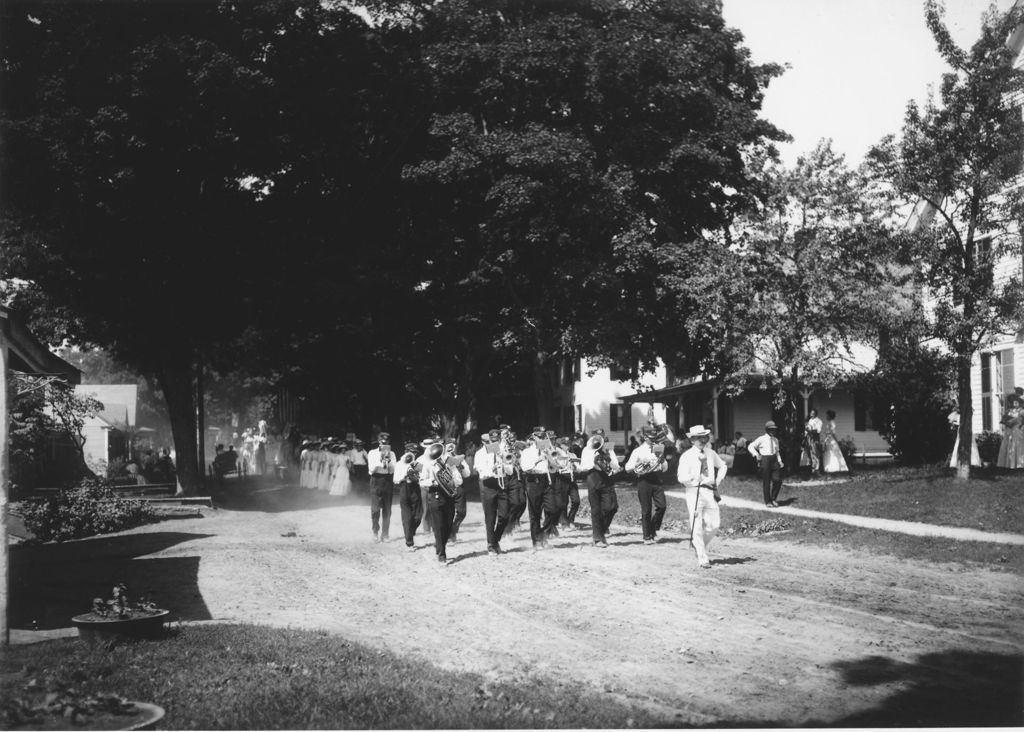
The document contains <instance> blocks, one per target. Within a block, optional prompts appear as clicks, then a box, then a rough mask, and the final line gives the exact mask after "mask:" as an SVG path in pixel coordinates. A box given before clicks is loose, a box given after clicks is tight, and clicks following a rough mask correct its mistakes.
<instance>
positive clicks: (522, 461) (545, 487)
mask: <svg viewBox="0 0 1024 732" xmlns="http://www.w3.org/2000/svg"><path fill="white" fill-rule="evenodd" d="M538 440H545V441H546V440H547V431H546V430H545V429H544V428H543V427H534V428H533V434H532V435H530V441H529V443H528V445H527V447H526V449H525V450H523V452H522V455H520V457H519V467H520V468H522V471H523V477H524V479H525V480H526V501H527V507H528V508H529V510H530V539H531V540H532V542H533V548H534V550H537V549H542V548H544V547H546V546H547V544H548V536H549V535H550V534H551V530H552V528H553V527H554V526H555V525H556V524H557V522H558V512H557V511H555V510H554V509H555V498H554V495H555V494H554V487H553V486H552V483H551V465H550V464H549V462H548V454H549V451H550V448H548V447H545V448H544V449H543V450H542V449H541V448H540V446H539V445H538V444H537V441H538Z"/></svg>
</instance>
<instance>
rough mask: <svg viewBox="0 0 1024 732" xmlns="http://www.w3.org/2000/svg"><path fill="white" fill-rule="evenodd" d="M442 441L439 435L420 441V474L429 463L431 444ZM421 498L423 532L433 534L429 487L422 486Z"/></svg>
mask: <svg viewBox="0 0 1024 732" xmlns="http://www.w3.org/2000/svg"><path fill="white" fill-rule="evenodd" d="M440 441H441V438H440V437H439V436H437V435H431V436H430V437H425V438H423V439H422V440H421V441H420V450H422V451H423V452H422V453H421V454H420V456H419V458H418V460H419V464H420V475H423V467H424V466H425V465H426V464H427V450H428V449H430V446H431V445H433V444H434V443H435V442H440ZM420 499H421V500H422V501H423V533H424V534H431V533H433V527H432V526H431V518H432V517H431V515H430V511H428V510H427V506H429V505H430V504H429V503H428V502H427V489H426V488H424V487H423V486H420Z"/></svg>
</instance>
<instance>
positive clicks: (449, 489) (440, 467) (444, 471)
mask: <svg viewBox="0 0 1024 732" xmlns="http://www.w3.org/2000/svg"><path fill="white" fill-rule="evenodd" d="M434 478H435V479H436V480H437V487H438V488H440V489H441V490H442V491H444V494H445V495H446V496H448V497H449V498H455V478H454V477H453V476H452V471H451V468H449V467H448V465H447V464H445V461H444V459H443V458H438V459H437V460H435V461H434Z"/></svg>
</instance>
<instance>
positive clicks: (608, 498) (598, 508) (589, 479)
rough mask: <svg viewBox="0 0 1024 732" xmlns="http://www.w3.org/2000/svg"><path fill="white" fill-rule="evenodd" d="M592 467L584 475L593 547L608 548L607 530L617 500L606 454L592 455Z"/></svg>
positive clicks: (616, 507)
mask: <svg viewBox="0 0 1024 732" xmlns="http://www.w3.org/2000/svg"><path fill="white" fill-rule="evenodd" d="M593 464H594V467H593V469H591V470H588V471H587V473H586V479H585V482H586V485H587V502H588V503H589V504H590V522H591V533H592V535H593V537H594V546H596V547H598V548H600V549H607V548H608V530H609V528H610V527H611V525H612V519H613V518H614V517H615V513H616V512H617V511H618V510H619V498H618V496H617V495H616V493H615V484H614V483H612V478H611V471H612V465H611V458H610V457H609V456H608V453H607V452H604V451H600V452H597V453H595V455H594V463H593Z"/></svg>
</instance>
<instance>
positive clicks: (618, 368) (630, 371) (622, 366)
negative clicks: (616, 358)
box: [608, 362, 640, 381]
mask: <svg viewBox="0 0 1024 732" xmlns="http://www.w3.org/2000/svg"><path fill="white" fill-rule="evenodd" d="M639 373H640V368H639V364H630V363H623V362H619V363H613V364H612V365H611V367H610V368H609V369H608V375H609V376H610V377H611V380H612V381H629V380H630V379H635V378H636V377H637V376H638V375H639Z"/></svg>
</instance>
